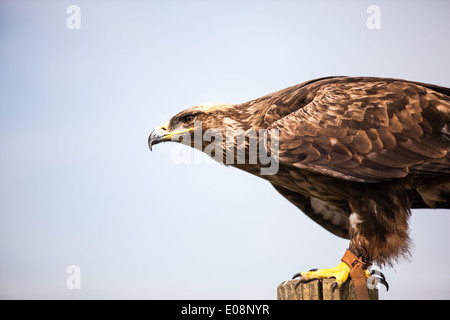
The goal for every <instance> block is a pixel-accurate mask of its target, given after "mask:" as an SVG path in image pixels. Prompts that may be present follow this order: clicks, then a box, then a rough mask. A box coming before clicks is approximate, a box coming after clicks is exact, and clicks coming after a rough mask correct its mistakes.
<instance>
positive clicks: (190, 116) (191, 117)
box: [185, 115, 194, 123]
mask: <svg viewBox="0 0 450 320" xmlns="http://www.w3.org/2000/svg"><path fill="white" fill-rule="evenodd" d="M185 120H186V122H187V123H191V122H192V121H194V116H193V115H188V116H186V118H185Z"/></svg>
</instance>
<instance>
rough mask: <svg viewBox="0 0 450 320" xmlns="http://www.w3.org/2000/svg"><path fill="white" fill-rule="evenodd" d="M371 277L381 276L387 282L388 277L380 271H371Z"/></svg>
mask: <svg viewBox="0 0 450 320" xmlns="http://www.w3.org/2000/svg"><path fill="white" fill-rule="evenodd" d="M370 275H371V276H373V275H377V276H380V277H381V278H382V279H383V280H384V281H386V277H385V276H384V274H383V273H382V272H380V271H377V270H372V271H370Z"/></svg>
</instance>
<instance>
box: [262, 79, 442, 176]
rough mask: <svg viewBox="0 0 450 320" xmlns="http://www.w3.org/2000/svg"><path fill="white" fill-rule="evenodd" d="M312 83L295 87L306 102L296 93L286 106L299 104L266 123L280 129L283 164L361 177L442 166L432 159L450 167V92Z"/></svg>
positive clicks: (401, 84) (382, 83) (394, 84)
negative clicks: (448, 154)
mask: <svg viewBox="0 0 450 320" xmlns="http://www.w3.org/2000/svg"><path fill="white" fill-rule="evenodd" d="M339 80H340V81H339ZM309 86H310V87H309V88H308V85H306V87H305V86H304V87H303V90H302V88H297V89H296V90H297V91H298V92H300V91H301V96H302V97H303V99H305V97H307V96H308V97H310V100H309V101H306V102H307V103H305V101H303V102H302V101H300V100H298V99H295V97H293V96H292V94H293V95H295V93H294V92H291V95H288V96H287V97H286V98H285V99H284V100H283V103H289V102H290V101H295V103H296V104H297V107H296V108H294V110H292V111H291V112H290V113H287V114H284V115H283V116H282V117H280V118H279V119H278V120H276V121H274V122H272V123H271V124H270V125H269V126H268V129H269V133H270V129H277V130H279V132H280V140H279V153H278V156H279V161H280V164H284V165H291V166H295V167H298V168H303V169H308V170H311V171H315V172H318V173H322V174H326V175H330V176H334V177H339V178H343V179H346V180H350V181H357V182H379V181H385V180H389V179H393V178H402V177H405V176H406V175H407V174H408V173H409V172H410V171H411V170H412V171H414V172H416V173H417V172H419V173H420V172H422V173H426V172H433V171H437V170H435V169H433V164H438V165H439V169H442V167H443V166H444V165H443V163H444V164H445V167H446V168H447V169H446V170H447V171H446V172H449V171H450V169H448V168H450V163H449V159H448V157H447V152H448V150H449V147H450V139H449V137H448V128H449V126H450V125H449V119H450V98H449V97H448V96H446V95H444V94H443V93H440V92H437V91H435V90H432V89H434V88H432V89H430V88H427V87H426V86H425V85H422V84H419V83H413V82H408V81H403V80H395V79H380V78H339V79H338V78H332V79H328V80H325V81H318V82H313V83H312V84H309ZM306 89H308V90H309V91H308V92H306V91H305V90H306ZM441 91H443V90H441ZM311 93H313V94H311ZM280 101H281V100H280ZM273 105H275V106H276V104H273ZM298 106H300V107H298ZM272 108H273V109H276V108H275V107H272ZM269 148H270V146H269ZM436 169H437V168H436Z"/></svg>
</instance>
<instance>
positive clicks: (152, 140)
mask: <svg viewBox="0 0 450 320" xmlns="http://www.w3.org/2000/svg"><path fill="white" fill-rule="evenodd" d="M168 128H169V121H167V122H164V123H163V124H160V125H159V126H157V127H156V128H155V130H153V131H152V133H150V136H149V137H148V146H149V148H150V151H151V150H152V146H153V145H155V144H158V143H161V142H166V141H171V140H172V137H173V136H175V135H179V134H182V133H185V132H188V131H191V130H193V128H189V129H187V130H178V131H172V132H171V131H168V130H167V129H168Z"/></svg>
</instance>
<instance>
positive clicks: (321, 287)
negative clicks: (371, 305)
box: [277, 279, 378, 300]
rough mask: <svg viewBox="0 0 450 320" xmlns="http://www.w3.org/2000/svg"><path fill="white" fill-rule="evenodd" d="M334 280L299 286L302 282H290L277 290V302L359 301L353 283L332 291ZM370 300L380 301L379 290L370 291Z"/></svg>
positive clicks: (286, 282) (349, 282)
mask: <svg viewBox="0 0 450 320" xmlns="http://www.w3.org/2000/svg"><path fill="white" fill-rule="evenodd" d="M334 281H335V280H334V279H324V280H312V281H309V282H304V283H300V284H299V285H298V286H297V284H298V283H299V282H300V280H289V281H285V282H283V283H281V284H280V285H279V286H278V288H277V300H357V299H356V292H355V287H354V286H353V282H352V281H351V279H350V280H348V281H347V282H346V283H344V284H343V285H342V287H341V288H339V289H336V290H334V292H333V290H332V286H333V283H334ZM369 297H370V300H378V290H377V289H370V290H369Z"/></svg>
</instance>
